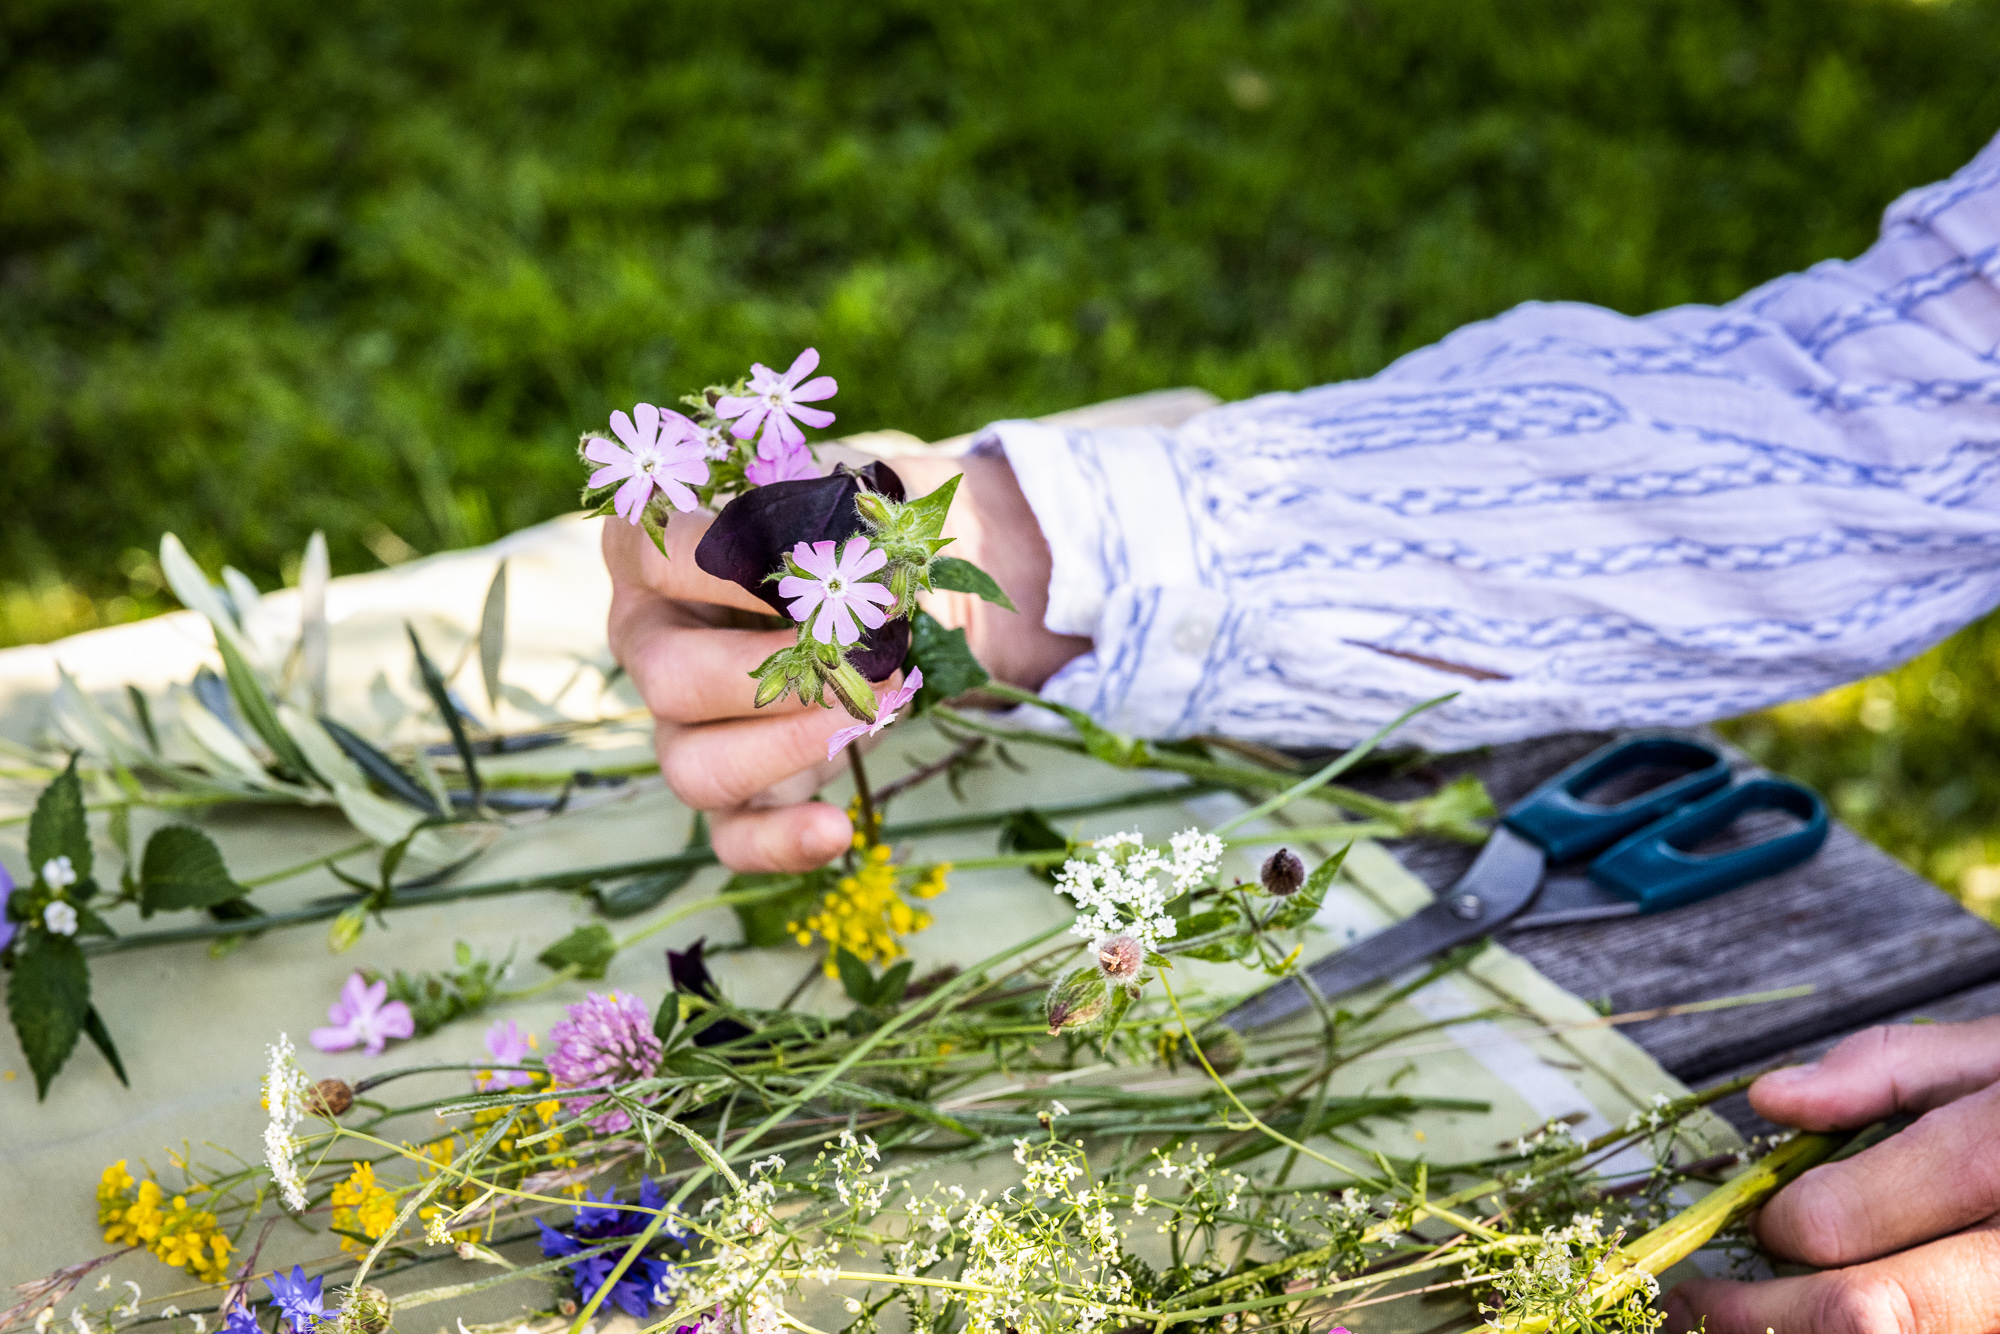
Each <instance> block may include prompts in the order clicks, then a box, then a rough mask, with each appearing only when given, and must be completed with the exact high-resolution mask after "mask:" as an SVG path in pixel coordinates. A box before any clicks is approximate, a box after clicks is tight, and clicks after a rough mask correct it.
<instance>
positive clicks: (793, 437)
mask: <svg viewBox="0 0 2000 1334" xmlns="http://www.w3.org/2000/svg"><path fill="white" fill-rule="evenodd" d="M772 436H776V437H777V439H778V443H777V444H775V445H773V444H772V443H771V437H772ZM805 442H806V433H805V432H804V431H801V430H800V429H799V428H798V426H797V425H796V424H794V423H793V421H792V419H791V418H790V417H789V416H787V415H786V414H785V410H784V408H782V407H773V408H772V409H771V415H770V416H769V417H768V418H766V419H765V421H764V436H763V439H761V440H759V441H758V442H757V452H758V453H759V454H762V455H763V456H764V457H765V458H767V459H774V458H777V457H778V451H779V450H781V449H797V448H798V447H799V446H800V445H803V444H804V443H805Z"/></svg>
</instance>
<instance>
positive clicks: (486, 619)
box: [479, 560, 507, 725]
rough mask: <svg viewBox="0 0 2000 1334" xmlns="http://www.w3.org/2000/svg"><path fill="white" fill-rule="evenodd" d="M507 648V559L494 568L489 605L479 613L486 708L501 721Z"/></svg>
mask: <svg viewBox="0 0 2000 1334" xmlns="http://www.w3.org/2000/svg"><path fill="white" fill-rule="evenodd" d="M506 652H507V562H506V561H505V560H502V561H501V562H500V568H499V569H497V570H495V571H494V572H493V582H492V583H491V584H489V585H488V586H487V589H486V605H485V606H484V607H483V608H481V610H480V613H479V674H480V676H481V678H482V679H483V680H484V681H485V683H486V708H487V710H488V713H489V714H490V716H491V717H492V718H493V721H494V723H495V725H498V723H499V721H500V660H501V659H502V658H503V657H504V656H506Z"/></svg>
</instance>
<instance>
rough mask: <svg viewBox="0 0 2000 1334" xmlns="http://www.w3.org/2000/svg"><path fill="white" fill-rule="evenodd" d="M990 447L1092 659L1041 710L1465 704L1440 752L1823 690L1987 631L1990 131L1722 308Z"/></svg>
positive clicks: (1352, 711)
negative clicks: (1832, 255)
mask: <svg viewBox="0 0 2000 1334" xmlns="http://www.w3.org/2000/svg"><path fill="white" fill-rule="evenodd" d="M984 443H985V445H986V446H987V447H998V448H1001V449H1004V450H1005V451H1006V454H1007V457H1008V459H1009V461H1010V462H1011V463H1012V465H1013V467H1014V470H1015V472H1016V474H1017V475H1018V476H1019V478H1020V480H1021V486H1022V489H1023V490H1024V491H1025V493H1026V494H1027V497H1028V500H1029V503H1030V504H1031V505H1032V506H1033V507H1034V510H1035V513H1036V516H1037V518H1038V519H1039V520H1040V522H1041V525H1042V528H1043V531H1044V533H1046V534H1047V535H1048V537H1049V544H1050V550H1051V553H1052V555H1053V557H1054V573H1053V576H1052V578H1051V581H1050V597H1049V613H1048V623H1049V627H1050V628H1051V629H1054V630H1058V631H1061V632H1064V633H1069V634H1084V635H1089V636H1091V637H1092V639H1093V640H1094V649H1093V651H1092V652H1091V653H1089V654H1086V655H1085V656H1084V657H1082V658H1079V659H1077V660H1076V661H1074V662H1072V663H1070V664H1069V665H1068V666H1067V667H1065V668H1064V669H1063V670H1062V671H1061V672H1059V673H1058V674H1057V675H1056V676H1055V677H1054V678H1053V679H1052V680H1051V681H1050V682H1049V684H1048V686H1047V687H1046V691H1045V693H1047V694H1048V695H1049V696H1050V697H1051V698H1054V699H1057V700H1060V701H1061V702H1063V703H1066V704H1071V705H1074V706H1076V707H1078V708H1082V709H1086V710H1088V711H1089V712H1091V713H1092V714H1093V715H1095V716H1097V717H1099V718H1101V719H1102V720H1104V721H1105V722H1106V723H1107V724H1109V725H1111V726H1114V727H1118V728H1121V729H1124V730H1129V731H1133V732H1137V733H1140V734H1143V735H1151V736H1186V735H1191V734H1195V733H1201V732H1216V733H1222V734H1226V735H1233V736H1239V737H1245V738H1252V739H1256V740H1262V741H1268V742H1274V743H1279V744H1291V745H1340V744H1347V743H1351V742H1353V741H1355V740H1357V739H1359V738H1360V737H1362V736H1365V735H1366V734H1367V733H1368V732H1370V731H1372V730H1373V729H1374V728H1376V727H1378V726H1380V725H1381V724H1382V723H1383V722H1386V721H1387V720H1388V719H1390V718H1392V717H1394V716H1395V715H1396V714H1397V713H1398V712H1400V711H1401V710H1403V709H1404V708H1406V707H1408V706H1409V705H1411V704H1413V703H1416V702H1418V701H1421V700H1424V699H1429V698H1431V697H1433V696H1436V695H1440V694H1444V693H1446V692H1447V691H1452V690H1456V691H1458V692H1460V693H1459V696H1458V698H1457V699H1456V700H1453V701H1452V702H1451V703H1449V704H1447V705H1444V706H1443V707H1441V708H1439V709H1436V710H1433V711H1432V712H1430V713H1428V714H1426V715H1424V716H1423V718H1421V719H1419V720H1418V722H1417V723H1415V724H1414V725H1413V726H1412V728H1411V729H1410V732H1409V739H1411V740H1413V741H1416V742H1419V743H1421V744H1424V745H1428V746H1433V747H1440V748H1442V747H1462V746H1468V745H1476V744H1482V743H1487V742H1495V741H1504V740H1511V739H1515V738H1519V737H1525V736H1534V735H1540V734H1544V733H1549V732H1556V731H1564V730H1569V729H1575V728H1599V727H1614V726H1617V727H1624V726H1640V725H1655V724H1665V725H1680V724H1693V723H1698V722H1703V721H1707V720H1709V719H1713V718H1718V717H1725V716H1728V715H1731V714H1736V713H1742V712H1745V711H1747V710H1750V709H1755V708H1759V707H1762V706H1764V705H1767V704H1772V703H1776V702H1778V701H1780V700H1785V699H1792V698H1797V697H1799V696H1803V695H1808V694H1812V693H1815V692H1817V691H1820V690H1824V689H1826V688H1828V687H1830V686H1833V685H1837V684H1839V683H1841V682H1845V681H1851V680H1854V679H1856V678H1857V677H1860V676H1864V675H1867V674H1869V673H1871V672H1875V671H1879V670H1882V669H1884V668H1886V667H1889V666H1892V665H1893V664H1895V663H1898V662H1901V661H1903V660H1905V659H1907V658H1909V657H1911V656H1913V655H1914V654H1916V653H1918V652H1920V651H1921V650H1923V649H1924V648H1926V647H1928V646H1929V645H1931V644H1933V643H1935V642H1937V641H1938V640H1939V639H1942V638H1943V637H1944V636H1946V635H1947V634H1949V633H1951V632H1952V631H1953V630H1955V629H1957V628H1958V627H1959V626H1961V625H1963V624H1965V623H1966V622H1967V621H1969V620H1971V619H1973V618H1974V617H1976V616H1978V615H1979V614H1981V613H1982V612H1984V611H1987V610H1988V609H1990V608H1992V607H1993V606H1994V605H1996V604H2000V522H1997V521H1996V520H2000V139H1996V140H1995V141H1994V142H1993V143H1992V144H1989V145H1988V146H1987V148H1986V149H1985V151H1984V152H1982V153H1981V154H1980V155H1979V157H1977V158H1976V159H1974V161H1973V162H1972V163H1971V164H1969V165H1968V166H1967V167H1965V168H1964V169H1963V170H1961V171H1960V172H1959V173H1958V174H1957V175H1955V176H1953V177H1952V178H1951V179H1950V180H1947V181H1944V182H1941V183H1940V184H1937V185H1933V186H1929V187H1926V188H1924V189H1921V190H1915V191H1912V192H1911V193H1910V194H1908V195H1905V196H1904V197H1903V198H1902V199H1899V200H1898V201H1896V203H1895V204H1893V205H1892V206H1891V207H1890V208H1889V210H1888V212H1887V214H1886V215H1885V217H1884V219H1883V228H1882V237H1881V240H1880V241H1878V242H1877V243H1876V245H1874V246H1873V247H1872V248H1871V249H1870V250H1869V251H1868V252H1867V253H1866V254H1865V255H1863V256H1861V257H1860V258H1859V259H1857V260H1854V261H1851V262H1828V263H1824V264H1820V265H1816V266H1814V267H1813V268H1812V269H1810V270H1808V271H1807V272H1805V273H1801V274H1793V275H1789V276H1787V277H1783V278H1779V279H1777V280H1776V281H1774V282H1771V283H1767V284H1766V285H1764V286H1763V287H1760V288H1758V289H1757V290H1755V291H1753V292H1750V293H1748V294H1747V295H1745V296H1743V297H1741V298H1739V299H1738V300H1736V301H1733V302H1731V303H1729V304H1728V305H1726V306H1721V307H1706V306H1702V307H1695V306H1688V307H1680V308H1677V309H1674V310H1668V311H1663V312H1661V313H1659V314H1656V315H1651V316H1647V317H1645V318H1641V319H1632V318H1628V317H1625V316H1621V315H1617V314H1614V313H1612V312H1610V311H1606V310H1601V309H1598V308H1596V307H1591V306H1582V305H1569V304H1539V303H1531V304H1528V305H1524V306H1520V307H1517V308H1516V309H1514V310H1511V311H1509V312H1507V313H1506V314H1504V315H1502V316H1500V317H1498V318H1497V319H1493V320H1490V321H1487V322H1484V323H1481V324H1476V325H1472V326H1469V327H1467V328H1465V329H1461V330H1459V331H1458V332H1457V333H1455V334H1453V335H1452V336H1451V337H1449V338H1447V339H1445V340H1444V341H1443V342H1442V343H1439V344H1437V345H1435V346H1433V347H1429V348H1425V349H1422V350H1420V351H1418V352H1414V353H1412V354H1410V355H1409V356H1406V357H1404V358H1402V359H1401V360H1400V361H1398V362H1396V363H1395V364H1394V365H1392V366H1390V367H1389V368H1388V369H1387V370H1385V371H1383V372H1382V373H1381V374H1379V375H1377V376H1375V377H1374V378H1372V379H1369V380H1361V381H1354V382H1351V383H1346V384H1336V385H1328V386H1324V387H1322V388H1319V389H1312V390H1307V391H1305V392H1303V393H1298V394H1271V395H1267V396H1265V397H1262V398H1256V399H1251V400H1249V401H1247V402H1242V403H1235V404H1230V405H1227V406H1225V407H1220V408H1216V409H1213V410H1211V411H1209V412H1205V413H1203V414H1201V415H1200V416H1197V417H1195V418H1193V419H1192V420H1190V421H1189V422H1187V423H1186V424H1185V425H1183V426H1181V427H1179V428H1177V429H1174V430H1151V429H1129V428H1128V429H1118V430H1086V429H1064V428H1059V427H1053V426H1047V425H1040V424H1037V423H1032V422H1002V423H999V424H998V425H996V426H994V427H992V428H990V430H989V432H988V434H987V436H986V438H985V441H984ZM1425 660H1429V661H1430V662H1440V663H1451V664H1455V665H1459V666H1461V667H1465V668H1470V669H1473V670H1474V672H1475V673H1476V675H1473V676H1467V675H1461V674H1458V673H1455V672H1447V671H1443V670H1440V669H1438V668H1437V667H1435V666H1431V665H1428V663H1427V662H1426V661H1425Z"/></svg>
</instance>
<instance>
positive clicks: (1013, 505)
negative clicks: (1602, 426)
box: [604, 457, 1090, 871]
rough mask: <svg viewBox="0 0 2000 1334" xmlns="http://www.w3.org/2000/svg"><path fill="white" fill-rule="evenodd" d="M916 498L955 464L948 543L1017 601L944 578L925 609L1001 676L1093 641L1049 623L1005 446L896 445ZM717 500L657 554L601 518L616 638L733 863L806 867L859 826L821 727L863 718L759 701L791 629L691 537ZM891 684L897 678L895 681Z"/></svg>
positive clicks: (665, 765) (1035, 675)
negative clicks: (767, 667) (772, 623)
mask: <svg viewBox="0 0 2000 1334" xmlns="http://www.w3.org/2000/svg"><path fill="white" fill-rule="evenodd" d="M890 466H892V467H893V468H895V470H896V472H897V474H898V475H899V476H901V477H902V479H903V481H904V484H905V485H906V486H907V487H908V488H909V492H910V495H911V497H912V498H915V497H917V496H920V495H924V494H926V493H928V492H930V491H933V490H935V489H936V488H937V487H938V486H940V485H942V484H943V483H944V482H945V480H946V479H947V478H949V477H950V476H951V475H952V474H953V473H956V472H959V471H960V470H961V468H962V469H963V471H964V474H965V480H964V481H963V482H961V483H960V484H959V489H958V494H957V497H956V498H955V500H954V502H953V504H952V511H951V517H950V519H949V520H948V521H947V522H946V524H945V530H944V531H945V535H946V536H947V537H953V538H956V539H958V540H957V542H956V543H955V544H954V545H953V546H951V547H949V548H947V551H948V552H949V553H950V554H952V555H955V556H963V557H964V558H965V559H967V560H970V561H973V562H974V563H976V564H978V565H979V566H980V567H981V568H983V569H984V570H985V571H986V572H987V573H988V574H991V575H992V576H993V577H994V578H995V579H996V580H998V581H999V583H1000V586H1001V587H1002V588H1004V589H1006V590H1007V594H1008V596H1009V597H1011V598H1012V599H1013V600H1014V605H1015V606H1016V607H1018V608H1020V611H1019V612H1018V613H1014V612H1008V611H1006V610H1004V609H1002V608H1000V607H996V606H993V605H992V604H990V603H986V602H981V601H979V600H978V599H976V598H973V597H971V596H970V595H968V594H963V593H938V594H934V595H931V596H928V597H927V598H926V599H925V603H924V605H925V607H926V609H927V610H928V611H929V612H930V613H931V614H932V615H933V616H936V617H937V618H938V619H939V620H941V621H943V622H944V623H945V625H946V626H948V627H963V628H964V629H965V631H966V641H967V643H968V644H969V646H970V647H971V649H972V652H973V654H974V655H975V656H976V657H977V658H978V659H979V661H980V662H981V663H982V664H984V665H985V667H986V669H987V670H988V671H989V672H991V673H992V674H993V675H994V676H995V677H997V678H999V679H1000V680H1003V681H1007V682H1010V683H1012V684H1015V685H1019V686H1025V687H1028V688H1030V689H1032V688H1035V687H1038V686H1040V685H1041V683H1042V682H1043V681H1045V680H1047V679H1048V678H1049V676H1050V675H1051V674H1052V673H1054V671H1055V670H1056V668H1058V667H1060V666H1061V665H1062V664H1063V663H1065V662H1067V661H1069V660H1070V659H1071V658H1073V657H1075V656H1076V655H1077V654H1079V653H1082V652H1084V651H1085V650H1086V649H1088V648H1089V647H1090V641H1089V640H1087V639H1077V638H1073V637H1070V636H1065V635H1054V634H1050V633H1049V632H1048V630H1046V629H1045V628H1043V625H1042V614H1043V611H1044V609H1045V608H1046V606H1047V602H1048V584H1049V551H1048V544H1047V543H1046V542H1044V541H1043V539H1042V534H1041V529H1040V528H1039V527H1037V526H1036V523H1035V516H1034V511H1033V510H1031V509H1029V507H1028V503H1027V500H1026V499H1025V498H1024V497H1023V496H1022V495H1021V489H1020V487H1019V485H1018V484H1017V483H1016V482H1015V481H1014V474H1013V471H1012V470H1011V469H1010V468H1008V466H1007V464H1006V462H1005V461H1004V460H1002V459H998V458H967V459H962V460H948V459H936V458H921V457H918V458H899V459H896V460H894V462H893V463H892V464H891V465H890ZM709 522H710V516H708V515H706V514H677V515H675V516H674V517H673V520H672V522H670V523H669V524H668V525H667V549H668V551H669V553H671V557H672V558H671V559H667V558H665V557H662V556H661V555H660V553H659V551H658V549H656V548H655V547H654V546H653V542H652V539H650V538H648V537H647V536H646V534H645V532H644V531H643V530H642V529H639V528H635V527H633V526H632V525H630V524H628V523H625V522H622V521H620V520H618V519H615V518H612V519H606V520H605V522H604V563H605V565H606V566H607V567H608V568H609V569H610V571H611V617H610V626H609V630H610V640H611V652H612V654H613V655H614V656H615V657H616V658H617V659H618V661H619V662H620V663H622V664H624V667H625V670H626V671H627V672H629V673H630V674H631V676H632V680H633V682H634V684H636V685H637V686H638V688H639V694H640V696H641V697H642V698H643V699H644V700H645V702H646V707H647V708H648V709H649V710H651V711H652V714H653V718H654V721H655V731H654V740H653V745H654V750H655V751H656V753H657V754H658V755H659V757H660V771H661V773H663V774H664V775H665V776H666V780H667V785H668V786H669V787H671V788H672V789H673V791H674V795H675V796H677V797H679V798H680V799H681V800H682V801H683V802H685V803H687V805H689V806H691V807H693V808H694V809H695V810H699V811H706V812H708V813H709V837H710V839H711V841H712V843H713V845H714V848H715V852H716V855H717V856H718V857H720V858H721V859H722V862H723V864H724V865H725V866H728V867H731V868H732V869H734V870H738V871H803V870H809V869H811V868H812V867H815V866H821V865H824V864H825V863H826V862H828V861H831V860H832V859H833V858H834V857H837V856H839V855H840V853H841V852H842V851H843V850H845V849H846V848H847V846H848V843H849V841H850V840H851V839H852V837H853V827H852V826H851V825H850V824H849V822H848V819H847V815H846V813H845V812H843V811H841V810H840V809H838V808H837V807H834V806H829V805H827V804H825V803H823V802H818V801H813V800H811V798H812V796H813V794H814V793H816V792H817V791H818V790H819V789H820V787H821V786H823V785H824V784H826V783H827V782H829V781H831V780H832V779H833V778H835V777H836V776H838V775H839V774H841V773H844V772H845V771H846V767H847V766H846V763H845V762H844V761H840V762H836V763H834V764H828V763H827V759H826V743H827V739H828V738H829V737H831V736H832V735H833V734H834V733H835V732H837V731H839V730H840V729H841V728H843V727H846V726H848V725H850V724H851V723H852V722H853V721H854V720H853V719H852V718H850V717H848V715H847V712H846V711H845V710H844V709H840V708H830V709H829V708H821V707H819V706H816V705H804V704H801V703H799V701H798V700H797V699H796V698H795V697H791V698H787V699H786V700H785V701H784V702H783V703H781V704H774V705H771V706H770V707H768V708H764V709H756V708H753V707H751V696H752V691H753V688H754V687H753V683H752V681H751V678H750V673H751V672H752V671H753V670H754V669H755V668H756V667H757V665H758V664H759V663H761V662H763V660H764V659H765V658H767V657H769V656H770V655H771V654H772V653H774V652H776V651H777V650H779V649H781V648H784V647H785V646H786V645H788V644H790V643H791V642H792V641H793V632H792V631H791V630H790V629H783V630H771V629H764V628H760V627H761V626H763V625H768V624H769V622H768V621H764V620H762V619H761V617H762V616H766V615H768V614H769V611H770V609H769V608H768V607H766V606H765V605H764V604H763V603H761V602H759V601H758V600H757V599H756V598H754V597H752V596H750V594H748V593H746V592H744V591H743V589H741V588H739V587H737V586H736V585H735V584H733V583H729V582H728V581H726V580H722V579H717V578H715V577H713V576H712V575H709V574H706V573H704V572H703V571H702V570H701V569H700V567H698V566H697V565H696V564H695V562H694V549H695V545H696V544H697V543H698V542H699V541H700V540H701V535H702V534H703V533H704V532H706V531H707V530H708V524H709ZM890 684H895V682H893V681H892V682H891V683H890Z"/></svg>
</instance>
